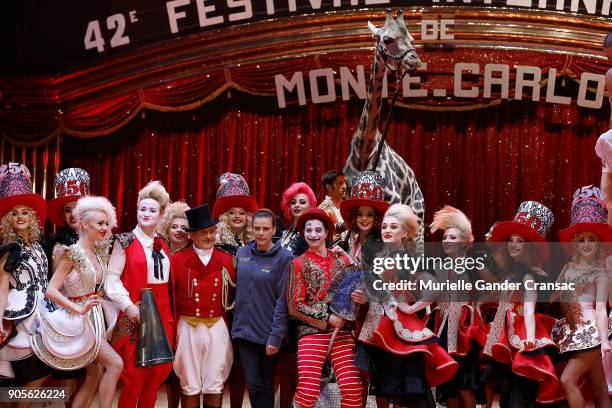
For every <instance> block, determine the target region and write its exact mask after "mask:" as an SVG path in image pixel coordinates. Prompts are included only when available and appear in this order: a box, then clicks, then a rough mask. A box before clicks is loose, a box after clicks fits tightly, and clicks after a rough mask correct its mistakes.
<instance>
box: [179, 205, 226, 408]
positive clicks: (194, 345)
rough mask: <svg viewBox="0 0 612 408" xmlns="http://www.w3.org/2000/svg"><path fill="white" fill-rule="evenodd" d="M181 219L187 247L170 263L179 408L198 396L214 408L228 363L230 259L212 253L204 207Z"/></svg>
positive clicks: (195, 403) (212, 234)
mask: <svg viewBox="0 0 612 408" xmlns="http://www.w3.org/2000/svg"><path fill="white" fill-rule="evenodd" d="M185 215H186V216H187V222H188V223H189V228H187V229H186V230H187V231H188V232H189V236H190V238H191V240H192V241H193V245H191V246H188V247H187V248H185V249H183V250H181V251H179V252H177V253H176V254H175V255H174V257H173V264H174V266H175V268H176V269H175V281H174V288H175V290H174V293H175V294H176V313H175V317H176V321H177V322H178V327H177V348H176V356H175V360H174V371H175V372H176V375H177V376H178V377H179V379H180V381H181V391H182V395H181V406H182V407H183V408H195V407H199V406H200V394H203V395H204V407H205V408H220V407H221V404H222V400H223V385H224V383H225V381H226V380H227V377H228V376H229V373H230V369H231V368H232V362H233V352H232V341H231V338H230V335H229V330H228V324H227V322H228V320H227V311H228V310H230V309H232V308H233V298H234V290H233V287H235V284H234V282H235V280H236V269H235V267H234V259H233V257H232V256H231V255H230V254H228V253H226V252H224V251H222V250H220V249H218V248H215V241H216V235H217V223H218V222H219V221H218V220H215V219H213V218H212V217H211V215H210V208H209V206H208V204H203V205H201V206H199V207H195V208H192V209H190V210H187V211H185ZM230 299H232V300H230ZM230 301H231V304H230Z"/></svg>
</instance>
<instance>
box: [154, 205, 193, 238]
mask: <svg viewBox="0 0 612 408" xmlns="http://www.w3.org/2000/svg"><path fill="white" fill-rule="evenodd" d="M187 210H189V206H188V205H187V203H184V202H183V201H175V202H173V203H172V204H170V205H169V206H168V208H166V212H165V213H164V216H163V218H162V219H161V220H160V221H159V227H158V228H157V232H158V233H159V235H161V236H162V237H163V238H164V239H165V240H166V241H168V239H169V238H168V237H169V236H170V226H171V225H172V221H174V219H175V218H182V219H184V220H186V219H187V216H186V215H185V211H187Z"/></svg>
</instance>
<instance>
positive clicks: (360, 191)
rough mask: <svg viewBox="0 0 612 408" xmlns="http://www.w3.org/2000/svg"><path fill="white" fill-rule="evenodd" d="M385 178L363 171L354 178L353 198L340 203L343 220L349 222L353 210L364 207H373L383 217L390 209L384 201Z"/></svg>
mask: <svg viewBox="0 0 612 408" xmlns="http://www.w3.org/2000/svg"><path fill="white" fill-rule="evenodd" d="M385 184H386V181H385V178H384V177H383V176H381V175H380V174H378V173H375V172H373V171H361V172H359V173H357V175H355V177H353V183H352V187H351V198H349V199H348V200H344V201H342V202H341V203H340V214H341V215H342V219H344V220H345V221H349V220H350V219H351V212H352V211H353V209H355V208H358V207H360V206H362V205H366V206H369V207H372V208H373V209H374V211H376V212H377V213H379V215H380V216H381V217H382V216H383V215H384V214H385V211H387V209H388V208H389V204H388V203H386V202H385V200H384V191H385Z"/></svg>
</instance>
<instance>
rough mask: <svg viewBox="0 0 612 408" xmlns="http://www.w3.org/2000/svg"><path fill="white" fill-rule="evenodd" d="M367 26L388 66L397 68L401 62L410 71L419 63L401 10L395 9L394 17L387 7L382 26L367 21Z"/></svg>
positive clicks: (419, 60) (412, 39)
mask: <svg viewBox="0 0 612 408" xmlns="http://www.w3.org/2000/svg"><path fill="white" fill-rule="evenodd" d="M368 27H369V28H370V31H372V37H373V38H374V39H376V41H377V44H376V47H377V48H378V50H379V52H380V53H381V56H382V57H383V58H384V59H385V62H386V63H387V65H388V66H389V67H390V68H392V69H397V68H398V65H400V64H401V66H402V67H403V68H404V69H406V70H408V71H412V70H415V69H417V68H418V67H419V66H420V65H421V59H420V58H419V56H418V54H417V52H416V50H415V49H414V46H413V45H412V42H413V41H414V38H412V35H410V33H409V32H408V30H407V29H406V23H405V22H404V16H403V14H402V10H398V11H397V17H396V18H395V19H394V18H393V15H392V14H391V9H387V20H386V21H385V25H384V27H381V28H378V27H376V26H375V25H374V24H372V23H371V22H369V21H368Z"/></svg>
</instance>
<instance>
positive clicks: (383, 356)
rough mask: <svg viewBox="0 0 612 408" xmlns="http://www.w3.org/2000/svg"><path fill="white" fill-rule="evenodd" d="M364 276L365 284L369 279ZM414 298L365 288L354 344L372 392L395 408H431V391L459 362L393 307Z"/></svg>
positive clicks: (413, 316)
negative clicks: (357, 344)
mask: <svg viewBox="0 0 612 408" xmlns="http://www.w3.org/2000/svg"><path fill="white" fill-rule="evenodd" d="M394 255H395V254H392V256H394ZM366 274H370V273H369V272H366ZM369 276H370V277H369V278H368V277H366V282H367V281H368V279H373V278H374V277H372V276H371V275H369ZM413 276H414V277H415V278H417V279H419V278H421V277H423V276H421V274H417V275H413ZM378 278H379V277H376V279H378ZM370 286H371V283H368V284H367V288H369V287H370ZM370 292H373V293H370ZM417 296H419V294H413V293H411V292H408V291H397V292H390V291H370V290H368V299H369V303H368V309H367V313H366V316H365V320H364V322H363V327H362V328H361V332H360V334H359V341H360V342H362V343H363V344H365V345H366V347H365V354H366V356H367V357H366V358H367V360H368V363H367V364H368V365H367V367H364V368H367V370H368V372H369V374H370V391H371V393H372V394H374V395H376V396H379V397H384V398H388V399H390V400H391V402H393V404H395V405H399V406H410V407H415V408H416V407H435V402H434V400H433V396H432V394H431V390H430V388H431V387H434V386H438V385H440V384H443V383H445V382H447V381H448V380H450V379H451V378H452V377H453V376H454V375H455V373H456V372H457V369H458V364H457V362H456V361H455V360H453V358H452V357H451V356H450V355H449V354H448V353H447V352H446V351H445V350H444V349H443V348H442V346H441V345H440V344H439V343H438V338H437V337H436V335H435V333H434V332H433V331H432V330H430V329H429V328H428V327H427V326H426V325H425V323H424V321H423V320H421V319H420V318H419V317H418V315H417V314H406V313H403V312H402V311H400V310H399V309H398V308H397V305H398V304H399V302H405V303H412V302H414V301H415V300H416V299H417ZM360 360H361V358H360Z"/></svg>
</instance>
